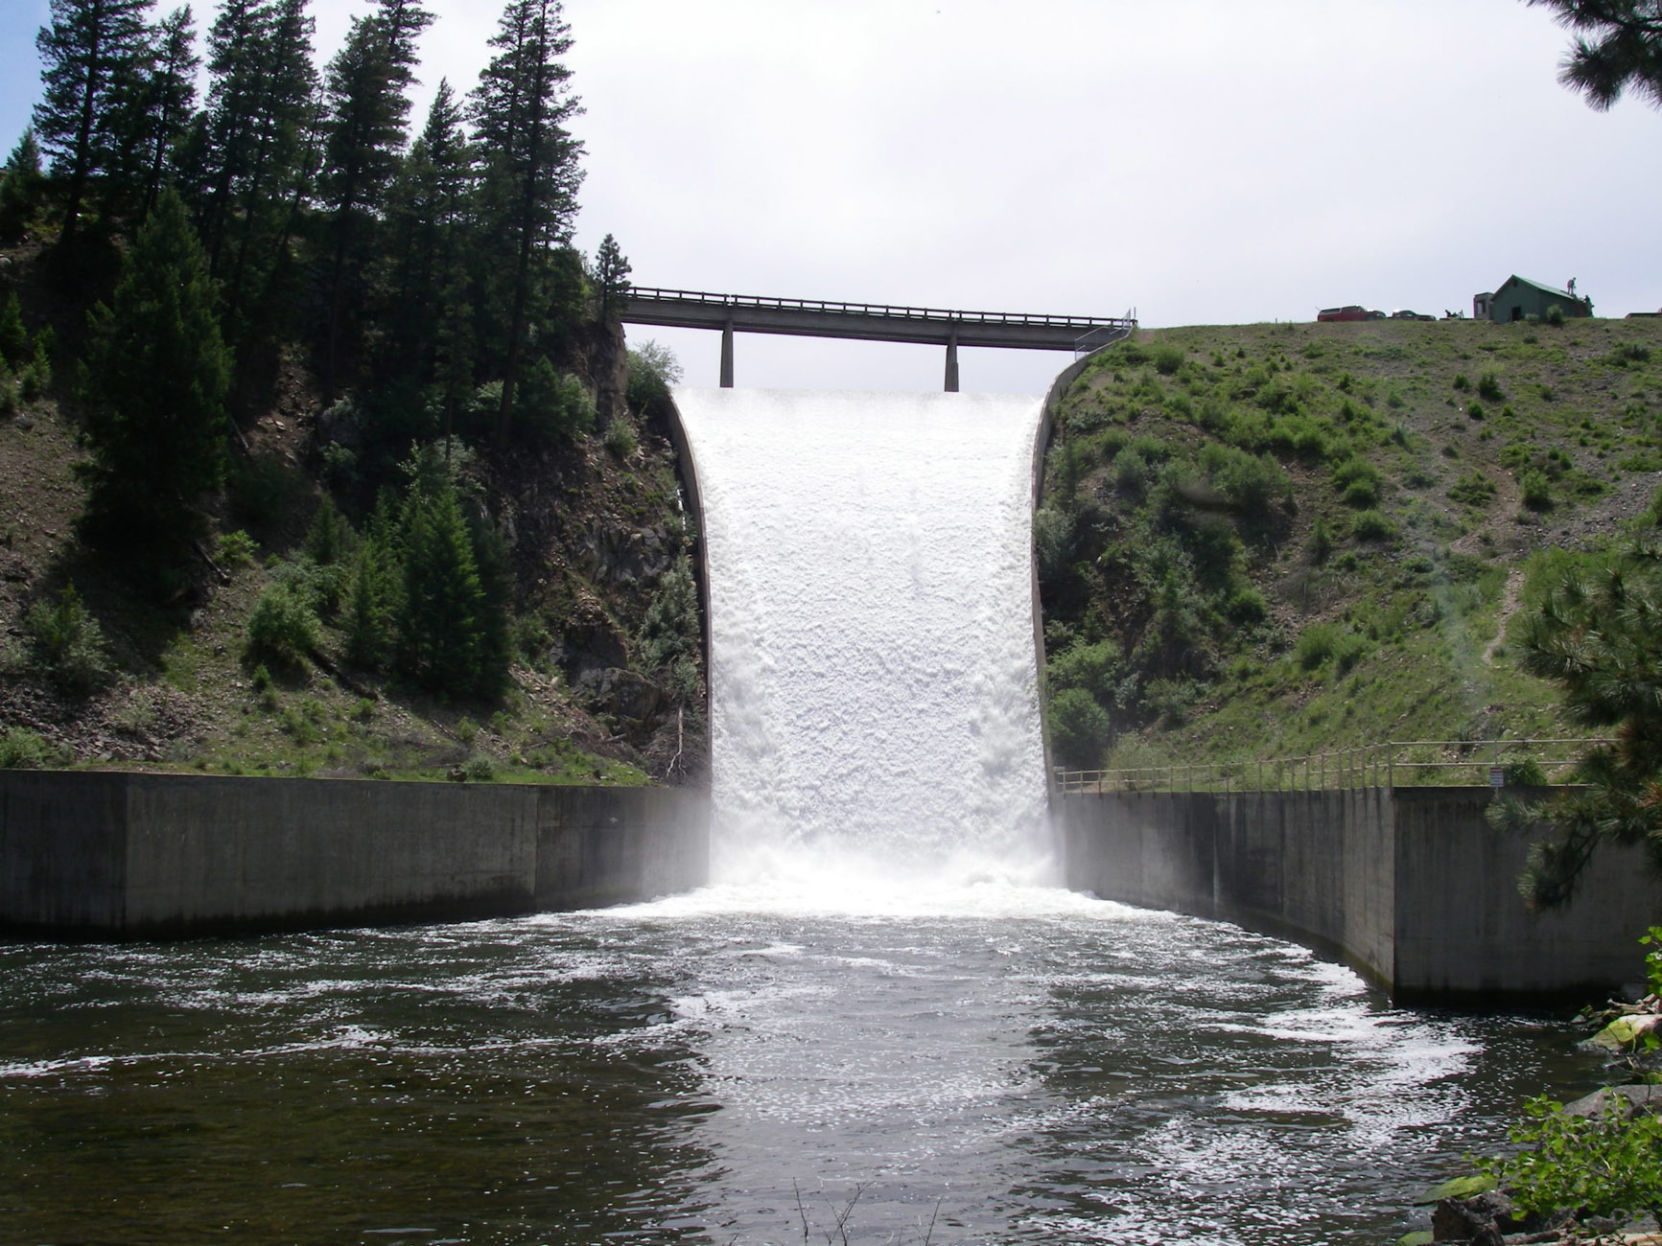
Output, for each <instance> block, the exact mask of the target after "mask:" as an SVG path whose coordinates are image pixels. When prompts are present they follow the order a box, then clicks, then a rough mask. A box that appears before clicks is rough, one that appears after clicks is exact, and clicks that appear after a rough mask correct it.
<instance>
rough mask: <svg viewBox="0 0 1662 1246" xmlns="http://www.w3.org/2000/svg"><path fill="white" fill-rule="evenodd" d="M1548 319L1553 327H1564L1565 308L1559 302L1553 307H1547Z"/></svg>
mask: <svg viewBox="0 0 1662 1246" xmlns="http://www.w3.org/2000/svg"><path fill="white" fill-rule="evenodd" d="M1546 321H1547V323H1548V324H1550V325H1552V326H1553V328H1555V329H1561V328H1563V327H1564V309H1563V308H1562V307H1560V306H1559V305H1558V304H1557V303H1554V304H1553V305H1552V306H1551V307H1549V308H1547V315H1546Z"/></svg>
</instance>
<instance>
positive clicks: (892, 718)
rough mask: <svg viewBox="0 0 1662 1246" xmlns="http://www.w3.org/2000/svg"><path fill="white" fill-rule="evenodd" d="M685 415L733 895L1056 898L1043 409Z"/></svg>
mask: <svg viewBox="0 0 1662 1246" xmlns="http://www.w3.org/2000/svg"><path fill="white" fill-rule="evenodd" d="M675 397H676V403H677V405H678V406H679V408H680V411H681V416H682V420H683V423H684V424H685V426H686V430H687V434H688V437H689V440H690V442H691V445H692V451H693V459H694V462H695V464H696V470H697V472H698V479H699V490H700V493H701V495H702V502H703V511H704V533H703V535H704V542H705V554H706V559H707V564H708V569H709V582H710V627H711V640H712V644H711V650H712V652H711V673H710V682H711V690H712V691H711V733H712V751H713V789H714V799H715V805H716V816H717V837H716V845H715V860H714V863H713V864H714V869H715V876H716V878H717V880H718V881H720V882H724V883H730V884H742V883H743V882H744V881H746V880H747V879H748V880H750V881H753V882H760V881H762V878H763V877H765V878H768V879H777V878H778V877H779V876H780V875H781V873H782V872H783V873H796V874H798V875H804V876H805V877H806V878H807V879H808V880H809V882H810V884H812V883H814V880H819V881H823V880H824V879H825V878H826V877H827V876H828V874H835V875H841V876H846V875H847V874H848V873H849V870H847V869H843V868H840V866H839V867H838V868H832V863H833V862H837V863H840V865H846V866H851V867H852V868H853V871H854V875H855V881H853V882H852V884H851V885H852V886H853V887H854V888H855V889H856V890H859V889H862V888H869V887H872V886H874V885H879V884H883V883H892V882H894V881H895V880H896V879H897V878H899V877H902V876H904V875H906V874H917V873H922V874H924V875H926V876H928V877H930V878H932V879H935V880H937V881H946V880H947V879H949V878H952V877H956V878H957V879H959V880H960V881H961V882H962V883H964V884H965V885H971V886H973V885H974V884H975V882H976V881H977V880H980V879H987V878H989V877H996V878H1001V879H1002V878H1014V879H1016V880H1019V881H1026V882H1037V881H1041V878H1040V875H1041V874H1042V871H1043V861H1044V858H1045V849H1046V846H1047V837H1046V835H1045V833H1044V824H1045V788H1044V749H1043V744H1042V740H1041V735H1040V720H1039V705H1038V677H1037V671H1036V661H1035V654H1034V644H1033V622H1032V613H1031V612H1032V570H1031V513H1032V496H1031V491H1032V448H1033V437H1034V435H1035V431H1036V428H1037V422H1038V417H1039V400H1038V399H1036V398H1032V397H1012V396H995V395H980V394H975V395H972V394H875V393H820V392H796V391H769V390H738V389H729V390H707V389H687V388H684V389H678V390H677V391H676V394H675ZM803 849H806V850H808V855H807V856H806V857H804V856H803V855H802V852H801V851H799V850H803ZM793 866H794V868H793ZM859 880H864V881H863V882H862V881H859ZM819 890H820V891H821V892H823V890H824V888H819ZM838 890H843V891H845V892H846V890H847V888H846V887H843V888H838Z"/></svg>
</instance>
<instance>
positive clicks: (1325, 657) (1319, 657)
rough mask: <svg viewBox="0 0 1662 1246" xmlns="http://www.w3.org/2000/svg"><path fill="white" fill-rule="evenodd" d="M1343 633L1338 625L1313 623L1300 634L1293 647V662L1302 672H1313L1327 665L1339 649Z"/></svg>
mask: <svg viewBox="0 0 1662 1246" xmlns="http://www.w3.org/2000/svg"><path fill="white" fill-rule="evenodd" d="M1340 635H1341V631H1340V628H1339V625H1338V624H1337V623H1312V624H1310V626H1309V627H1307V628H1305V629H1304V630H1303V631H1302V632H1300V633H1299V636H1298V641H1297V642H1296V643H1295V644H1294V645H1293V661H1294V662H1296V663H1298V666H1299V669H1300V670H1305V671H1313V670H1316V669H1317V668H1318V667H1321V666H1323V665H1325V664H1326V663H1327V662H1328V661H1329V660H1330V659H1331V658H1332V657H1333V653H1334V650H1335V649H1336V648H1337V647H1338V644H1339V637H1340Z"/></svg>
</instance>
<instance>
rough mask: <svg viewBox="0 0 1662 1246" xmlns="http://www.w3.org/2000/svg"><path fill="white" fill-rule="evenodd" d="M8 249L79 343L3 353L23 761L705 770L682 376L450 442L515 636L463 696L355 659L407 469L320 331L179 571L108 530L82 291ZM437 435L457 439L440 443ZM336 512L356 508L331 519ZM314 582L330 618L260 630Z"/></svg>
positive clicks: (1, 525) (13, 276) (7, 595)
mask: <svg viewBox="0 0 1662 1246" xmlns="http://www.w3.org/2000/svg"><path fill="white" fill-rule="evenodd" d="M6 259H7V263H5V264H4V265H0V299H4V298H5V297H6V296H9V295H10V294H12V293H13V292H21V294H22V296H23V298H22V307H23V325H22V327H21V329H19V330H18V332H23V333H26V334H28V335H30V338H31V342H32V341H34V340H38V341H41V342H44V343H47V344H48V345H49V344H50V343H51V341H52V340H53V338H54V335H50V334H47V333H46V332H45V330H46V328H47V327H48V326H51V327H53V328H54V329H55V330H56V333H55V340H56V342H57V346H56V348H55V351H54V353H55V356H56V357H55V359H54V360H53V366H52V367H51V368H50V369H49V370H47V371H45V372H42V373H40V374H34V375H31V376H30V377H29V378H28V380H27V383H23V382H22V381H19V380H15V379H14V374H20V373H21V368H20V367H19V366H18V365H16V364H15V363H14V365H13V367H12V368H11V370H4V369H3V368H0V382H4V384H3V385H0V766H13V765H90V766H118V767H132V768H167V769H190V770H196V771H201V772H207V773H229V774H244V773H246V774H291V775H321V776H341V777H376V778H405V777H421V778H443V777H450V778H455V779H466V780H473V781H481V780H488V779H512V780H515V781H521V782H525V781H530V782H588V783H594V782H605V783H644V782H650V781H666V780H667V781H671V782H680V781H685V780H688V779H694V780H697V779H699V778H701V777H702V776H701V771H702V768H703V759H704V745H703V743H702V741H703V732H704V726H703V715H702V705H703V675H702V669H701V660H700V657H699V644H698V627H699V623H698V618H697V606H696V596H695V594H694V591H693V585H692V579H691V575H690V562H689V558H688V549H689V543H690V534H689V532H688V529H687V525H686V524H685V523H684V522H683V518H682V515H681V513H680V502H679V494H678V486H677V483H676V476H675V470H676V469H675V458H674V452H673V450H672V449H671V447H670V445H669V443H668V442H667V441H666V440H665V439H664V438H663V437H662V436H661V435H659V433H660V431H661V428H660V425H659V424H658V423H657V416H658V415H659V414H661V410H659V409H657V408H656V407H655V405H654V404H655V403H656V402H657V401H659V400H660V399H658V398H655V399H654V400H653V403H648V404H645V406H644V407H643V406H641V405H633V404H626V403H625V402H624V401H623V399H622V397H621V396H619V397H618V399H617V401H616V402H615V403H614V404H613V406H612V409H610V410H609V411H607V412H606V413H605V421H604V425H603V428H604V431H599V430H595V431H579V432H576V433H574V434H573V435H572V436H571V437H569V438H568V439H565V440H562V441H560V442H558V443H556V444H553V445H542V446H531V447H526V446H514V447H511V448H509V449H507V450H498V449H495V448H493V447H491V446H489V445H488V444H481V445H476V446H474V447H469V446H466V445H463V444H461V443H460V442H457V443H455V444H453V446H452V454H451V457H450V458H449V459H448V460H447V461H446V463H445V468H446V470H448V471H449V472H450V474H451V475H453V476H454V478H455V481H456V492H457V496H458V497H460V498H461V499H462V500H463V503H464V505H465V507H466V511H467V518H468V521H469V523H471V524H473V525H475V526H476V528H477V529H478V530H480V531H483V532H485V533H487V534H488V538H489V539H488V541H487V543H486V544H487V546H488V548H489V549H490V550H491V551H494V553H493V557H494V558H495V559H496V564H495V565H494V566H493V567H492V568H491V574H492V576H493V583H494V584H496V585H497V586H498V588H497V591H498V592H499V593H500V594H501V595H502V596H503V597H504V598H505V599H506V604H507V607H508V609H507V621H508V632H509V634H508V636H507V637H506V643H507V645H508V646H509V647H510V656H509V661H508V676H507V679H506V681H505V686H504V687H502V688H501V690H500V692H498V693H493V694H492V695H489V696H483V697H475V698H471V699H468V698H458V697H447V696H445V695H442V694H440V693H436V692H434V691H432V690H431V688H430V687H424V686H420V685H418V684H417V682H415V681H412V680H410V679H408V678H404V677H401V676H399V675H398V674H397V673H395V672H394V671H391V670H389V669H387V667H386V666H366V665H365V664H364V663H362V662H357V661H354V659H353V655H352V653H351V647H350V643H349V629H350V622H351V618H350V616H351V609H352V606H351V602H352V580H351V577H352V563H351V558H350V552H351V549H352V543H353V542H355V541H358V540H360V539H363V538H364V537H365V536H366V534H367V533H368V532H369V531H370V529H371V526H372V525H373V523H374V522H375V510H376V508H377V506H378V505H380V504H383V503H384V498H385V496H386V493H387V486H386V485H385V483H384V482H385V480H387V479H388V478H391V479H392V480H394V481H396V480H398V479H399V476H398V468H397V467H396V466H392V467H389V468H388V469H387V470H385V471H382V472H381V473H380V477H379V478H378V479H377V478H374V477H371V476H370V475H369V469H368V467H367V466H366V465H367V464H369V462H370V459H371V455H372V453H373V452H374V451H375V450H376V448H377V443H375V442H372V441H371V440H370V439H369V435H368V433H367V432H366V429H368V428H370V427H371V426H370V425H369V424H368V418H369V417H366V416H365V414H364V413H363V411H362V410H360V409H358V408H357V407H355V405H354V404H353V403H352V402H351V401H350V400H348V401H344V402H337V403H334V404H326V403H325V402H324V401H323V400H322V398H321V396H320V394H319V393H318V387H317V383H316V379H315V376H314V375H313V373H312V371H311V370H310V369H309V367H308V366H307V363H306V358H305V355H304V353H303V352H301V351H298V350H295V351H290V352H288V354H287V355H285V356H284V357H283V358H282V359H281V360H280V361H279V362H278V363H277V365H276V367H275V371H274V376H273V379H272V382H271V384H270V385H269V386H268V387H265V388H262V389H261V390H260V392H259V394H258V395H257V397H256V398H255V399H254V400H253V401H252V402H250V403H249V404H248V405H247V406H246V407H244V408H243V409H241V410H239V411H238V413H237V415H236V419H235V425H234V427H233V428H232V429H231V430H230V431H231V436H230V447H231V461H230V465H229V472H228V480H227V483H226V487H225V488H224V490H223V491H222V492H220V493H219V494H217V495H215V496H214V497H213V498H211V499H208V501H207V505H208V507H209V511H210V513H209V515H208V536H207V538H206V539H205V540H203V541H202V542H200V543H199V545H198V554H199V557H197V558H196V559H195V561H194V562H193V563H192V565H191V566H190V567H189V568H188V569H187V572H186V575H185V578H184V579H183V580H182V581H181V582H180V583H178V584H177V585H173V586H171V587H169V588H166V589H165V590H163V591H158V589H157V585H156V583H155V582H153V581H149V582H146V581H145V580H144V578H143V577H142V576H140V575H139V574H137V573H135V571H134V569H133V568H132V567H131V566H128V565H124V563H123V561H122V560H121V559H120V558H116V557H111V556H108V555H105V554H101V553H100V552H99V551H98V550H97V549H96V548H95V547H92V546H89V545H88V544H87V543H86V542H84V541H83V540H82V536H81V525H80V520H81V518H82V515H83V511H84V507H85V501H86V490H85V485H84V482H83V479H82V476H81V474H80V473H78V472H77V470H76V469H77V466H78V465H79V464H81V463H83V462H84V461H85V460H86V458H87V450H86V446H85V439H84V436H83V434H82V428H81V424H80V421H79V415H80V413H79V410H78V405H77V396H76V395H77V389H76V386H75V384H74V383H73V374H74V371H75V362H76V355H75V352H74V349H73V346H72V345H70V344H69V343H72V342H73V332H74V329H75V324H76V321H75V319H74V316H73V315H72V314H71V313H73V311H74V310H75V308H73V307H71V308H70V309H69V311H67V312H65V311H63V310H62V307H61V302H62V300H61V299H60V298H59V296H58V293H57V291H56V290H55V288H54V287H53V286H52V285H51V284H50V283H47V282H43V281H40V280H37V277H38V273H39V264H40V262H39V260H38V258H37V256H36V255H35V253H33V252H13V253H11V254H10V255H9V256H7V257H6ZM14 306H15V305H14ZM0 327H3V326H0ZM595 335H596V336H595V341H596V342H597V343H598V345H597V346H595V347H594V348H592V349H589V350H588V351H587V353H586V354H582V353H579V354H576V355H574V357H573V362H572V365H571V366H572V367H573V368H574V370H575V371H576V372H577V374H578V375H579V377H580V379H582V380H583V381H584V383H585V384H586V385H588V386H589V388H590V391H591V392H594V391H597V390H598V391H604V390H605V377H603V376H602V372H603V371H611V370H616V369H620V368H621V363H622V360H621V338H620V337H619V336H617V334H616V328H615V326H613V327H612V328H611V329H610V330H606V329H605V327H604V326H600V327H597V328H596V330H595ZM14 345H15V344H14ZM30 348H31V349H32V345H31V347H30ZM42 350H43V352H44V351H45V350H46V347H45V346H43V347H42ZM14 353H15V352H14ZM585 369H586V372H585ZM614 381H615V378H614ZM612 390H613V392H616V393H619V394H620V395H621V390H622V386H621V385H619V384H616V383H614V384H613V385H612ZM383 440H385V439H383ZM411 444H412V443H411V442H410V441H409V440H406V441H405V442H404V448H403V450H402V451H401V453H404V454H409V453H411V451H410V449H409V447H410V445H411ZM425 453H427V454H428V455H429V457H430V458H431V459H434V460H435V461H436V460H438V459H439V458H441V457H442V456H443V455H444V451H443V443H442V442H438V443H433V445H431V446H429V448H428V449H427V451H425ZM407 466H408V463H406V467H407ZM377 488H379V493H378V492H377ZM378 497H380V498H382V499H383V503H378V501H377V499H378ZM337 503H338V509H337ZM326 516H333V517H334V519H335V527H334V529H332V530H331V532H332V534H331V535H328V537H327V539H321V538H320V535H319V533H320V527H322V526H326V525H322V524H321V520H320V517H326ZM342 517H344V520H345V523H346V524H347V525H350V527H349V528H344V529H343V528H342V527H341V523H340V521H341V519H342ZM343 533H344V535H343ZM326 546H327V547H329V549H325V548H324V547H326ZM331 551H332V552H331ZM276 589H281V590H282V591H278V592H274V590H276ZM296 599H300V600H305V601H307V602H309V603H310V605H311V609H312V610H314V611H315V613H316V616H317V621H316V624H315V631H314V632H313V633H312V634H311V635H310V637H309V638H306V640H305V641H304V643H302V644H300V645H299V646H298V647H293V646H288V642H289V640H290V637H289V636H288V635H287V634H283V633H281V629H279V634H278V636H277V638H276V643H275V644H267V645H266V646H265V647H264V648H261V647H260V646H259V645H257V644H254V643H252V642H253V640H254V632H255V630H256V625H255V619H256V617H257V615H258V610H257V608H258V607H259V606H260V603H261V602H262V601H263V600H277V601H279V602H283V601H289V602H292V601H294V600H296ZM286 646H287V647H286Z"/></svg>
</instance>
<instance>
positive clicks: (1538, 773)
mask: <svg viewBox="0 0 1662 1246" xmlns="http://www.w3.org/2000/svg"><path fill="white" fill-rule="evenodd" d="M1501 774H1502V776H1503V777H1504V778H1505V779H1506V786H1507V787H1545V786H1546V785H1547V772H1546V771H1545V770H1542V769H1541V765H1540V763H1539V762H1535V761H1515V762H1512V763H1510V764H1509V765H1507V766H1505V767H1503V768H1502V770H1501Z"/></svg>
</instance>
